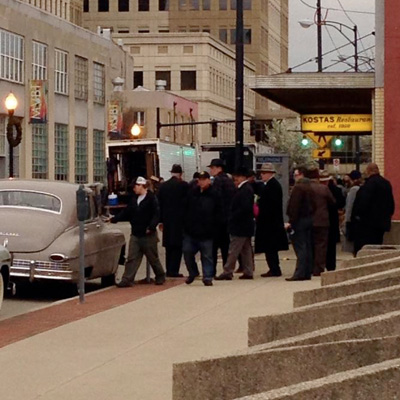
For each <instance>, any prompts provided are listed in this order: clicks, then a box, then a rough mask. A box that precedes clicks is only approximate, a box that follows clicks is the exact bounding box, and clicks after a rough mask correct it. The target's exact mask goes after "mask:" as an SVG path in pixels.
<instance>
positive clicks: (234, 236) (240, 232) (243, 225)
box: [215, 167, 254, 281]
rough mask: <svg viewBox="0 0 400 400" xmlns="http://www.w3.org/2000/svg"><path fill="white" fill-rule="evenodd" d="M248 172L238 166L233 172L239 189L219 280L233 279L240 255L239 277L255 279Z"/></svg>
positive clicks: (234, 203)
mask: <svg viewBox="0 0 400 400" xmlns="http://www.w3.org/2000/svg"><path fill="white" fill-rule="evenodd" d="M248 174H249V171H248V169H247V168H245V167H241V168H238V169H237V170H236V171H235V172H234V174H233V177H234V181H235V185H236V187H237V190H236V192H235V195H234V196H233V199H232V204H231V209H230V212H229V220H228V221H229V222H228V231H229V234H230V239H231V240H230V244H229V254H228V260H227V262H226V263H225V265H224V272H223V273H222V274H220V275H218V276H216V277H215V279H216V280H218V281H222V280H232V278H233V271H234V269H235V265H236V262H237V260H238V258H239V255H240V256H241V260H242V265H243V275H241V276H240V277H239V279H253V270H254V257H253V249H252V247H251V238H252V236H254V211H253V205H254V191H253V188H252V187H251V184H250V183H249V182H248V180H247V178H248Z"/></svg>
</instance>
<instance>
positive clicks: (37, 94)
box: [29, 80, 47, 124]
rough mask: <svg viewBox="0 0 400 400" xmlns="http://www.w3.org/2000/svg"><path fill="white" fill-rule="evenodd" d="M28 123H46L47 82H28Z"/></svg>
mask: <svg viewBox="0 0 400 400" xmlns="http://www.w3.org/2000/svg"><path fill="white" fill-rule="evenodd" d="M29 90H30V99H29V122H30V123H31V124H45V123H46V122H47V81H42V80H31V81H30V88H29Z"/></svg>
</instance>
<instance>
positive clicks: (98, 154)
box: [93, 130, 106, 182]
mask: <svg viewBox="0 0 400 400" xmlns="http://www.w3.org/2000/svg"><path fill="white" fill-rule="evenodd" d="M105 176H106V154H105V136H104V131H99V130H94V131H93V179H94V181H95V182H104V180H105Z"/></svg>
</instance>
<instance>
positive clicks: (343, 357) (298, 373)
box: [173, 337, 400, 400]
mask: <svg viewBox="0 0 400 400" xmlns="http://www.w3.org/2000/svg"><path fill="white" fill-rule="evenodd" d="M399 345H400V337H389V338H382V339H371V340H354V341H343V342H336V343H323V344H318V345H311V346H298V347H292V348H287V349H275V350H269V351H258V352H254V351H252V350H251V349H249V350H246V351H243V352H242V353H241V354H236V355H231V356H227V357H221V358H218V359H212V360H204V361H195V362H187V363H183V364H175V365H174V367H173V399H174V400H187V399H190V400H206V399H209V400H215V399H224V400H229V399H235V398H238V397H241V396H246V395H251V394H254V393H260V392H266V391H270V390H273V389H277V388H282V387H285V386H289V385H293V384H298V383H301V382H307V381H312V380H315V379H319V378H323V377H326V376H329V375H332V374H335V373H338V372H343V371H347V370H353V369H356V368H359V367H364V366H368V365H372V364H377V363H381V362H383V361H386V360H390V359H397V358H399V357H400V346H399ZM300 366H301V367H300ZM338 398H340V397H338ZM340 399H341V398H340ZM360 399H361V398H360Z"/></svg>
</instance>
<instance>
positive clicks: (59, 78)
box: [54, 49, 68, 94]
mask: <svg viewBox="0 0 400 400" xmlns="http://www.w3.org/2000/svg"><path fill="white" fill-rule="evenodd" d="M67 62H68V53H66V52H65V51H62V50H57V49H56V50H55V68H54V79H55V89H54V91H55V92H56V93H60V94H68V66H67Z"/></svg>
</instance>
